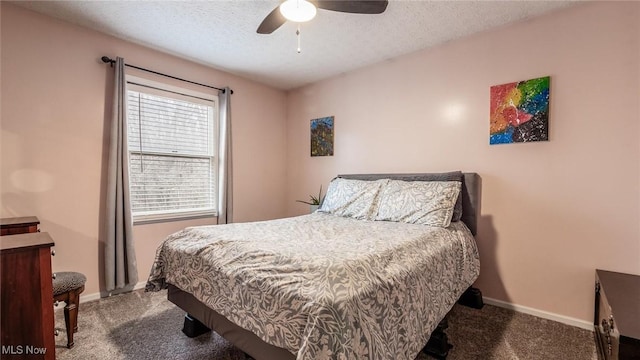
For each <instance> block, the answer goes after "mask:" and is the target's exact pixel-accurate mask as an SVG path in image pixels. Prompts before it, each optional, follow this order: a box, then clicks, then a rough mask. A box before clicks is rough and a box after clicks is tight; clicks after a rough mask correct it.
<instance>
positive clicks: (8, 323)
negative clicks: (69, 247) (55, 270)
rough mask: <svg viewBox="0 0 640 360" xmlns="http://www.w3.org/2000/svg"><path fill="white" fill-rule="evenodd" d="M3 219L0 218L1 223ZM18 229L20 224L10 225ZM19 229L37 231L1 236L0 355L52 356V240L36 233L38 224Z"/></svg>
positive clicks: (29, 357) (31, 357)
mask: <svg viewBox="0 0 640 360" xmlns="http://www.w3.org/2000/svg"><path fill="white" fill-rule="evenodd" d="M5 220H7V219H2V221H3V224H4V222H5ZM30 220H33V219H30ZM30 220H28V221H30ZM36 221H37V219H36ZM17 228H20V226H13V225H12V226H11V229H14V230H15V229H17ZM22 229H31V230H34V231H36V232H30V233H24V234H17V235H8V236H0V293H1V294H2V297H1V300H0V311H1V314H2V316H1V318H0V334H1V340H2V341H1V342H2V354H1V355H2V356H0V357H1V358H2V359H8V360H9V359H11V360H13V359H16V360H17V359H46V360H49V359H55V355H56V352H55V340H54V319H53V285H52V274H51V247H52V246H54V242H53V240H52V239H51V236H49V234H48V233H46V232H37V223H36V224H35V228H34V227H32V226H30V225H28V224H27V225H24V226H22ZM3 234H4V229H3Z"/></svg>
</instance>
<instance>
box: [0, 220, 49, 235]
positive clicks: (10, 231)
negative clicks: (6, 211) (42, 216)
mask: <svg viewBox="0 0 640 360" xmlns="http://www.w3.org/2000/svg"><path fill="white" fill-rule="evenodd" d="M39 224H40V220H38V218H37V217H35V216H23V217H13V218H2V219H0V236H4V235H15V234H24V233H32V232H38V231H40V230H39V229H38V225H39Z"/></svg>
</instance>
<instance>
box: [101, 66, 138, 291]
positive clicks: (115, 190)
mask: <svg viewBox="0 0 640 360" xmlns="http://www.w3.org/2000/svg"><path fill="white" fill-rule="evenodd" d="M114 78H115V81H114V91H113V100H112V101H113V114H112V119H111V121H110V127H111V128H110V129H111V131H110V132H111V134H110V141H109V159H108V162H109V163H108V172H107V196H106V201H107V203H106V206H105V212H106V214H105V220H106V224H105V232H106V234H105V251H104V256H105V259H104V266H105V269H104V275H105V286H106V290H107V291H109V292H111V291H113V290H118V289H122V288H125V287H133V285H135V284H136V283H137V282H138V271H137V269H136V256H135V252H134V247H133V220H132V217H131V202H130V200H129V197H130V195H129V154H128V151H127V109H126V104H127V92H126V81H125V77H124V59H122V58H120V57H119V58H117V59H116V62H115V76H114Z"/></svg>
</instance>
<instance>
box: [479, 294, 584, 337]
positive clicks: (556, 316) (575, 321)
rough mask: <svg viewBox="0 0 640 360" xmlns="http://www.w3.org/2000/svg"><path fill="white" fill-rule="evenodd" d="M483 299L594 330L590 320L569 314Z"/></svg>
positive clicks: (490, 302) (487, 302) (526, 312)
mask: <svg viewBox="0 0 640 360" xmlns="http://www.w3.org/2000/svg"><path fill="white" fill-rule="evenodd" d="M483 300H484V302H485V303H486V304H489V305H494V306H498V307H501V308H505V309H509V310H513V311H517V312H520V313H523V314H528V315H533V316H537V317H539V318H543V319H547V320H551V321H557V322H559V323H562V324H566V325H570V326H575V327H578V328H581V329H585V330H589V331H593V324H592V323H590V322H589V321H584V320H580V319H576V318H572V317H569V316H564V315H559V314H554V313H551V312H548V311H544V310H538V309H534V308H530V307H528V306H522V305H517V304H512V303H508V302H506V301H502V300H496V299H492V298H488V297H483Z"/></svg>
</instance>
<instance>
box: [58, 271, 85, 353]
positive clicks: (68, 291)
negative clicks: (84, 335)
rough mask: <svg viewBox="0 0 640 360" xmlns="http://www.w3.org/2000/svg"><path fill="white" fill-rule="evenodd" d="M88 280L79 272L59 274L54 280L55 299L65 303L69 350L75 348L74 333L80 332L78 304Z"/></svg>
mask: <svg viewBox="0 0 640 360" xmlns="http://www.w3.org/2000/svg"><path fill="white" fill-rule="evenodd" d="M86 281H87V278H86V277H85V276H84V275H83V274H80V273H77V272H58V273H55V278H54V279H53V299H54V300H55V301H64V302H65V304H66V306H65V307H64V323H65V325H66V327H67V348H69V349H71V348H72V347H73V333H76V332H78V304H79V302H80V293H81V292H83V291H84V283H85V282H86Z"/></svg>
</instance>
